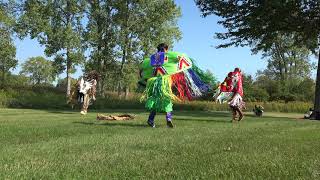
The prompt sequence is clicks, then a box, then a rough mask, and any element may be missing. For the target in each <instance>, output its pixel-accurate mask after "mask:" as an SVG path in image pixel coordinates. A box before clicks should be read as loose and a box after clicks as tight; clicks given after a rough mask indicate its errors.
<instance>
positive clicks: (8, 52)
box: [0, 2, 18, 87]
mask: <svg viewBox="0 0 320 180" xmlns="http://www.w3.org/2000/svg"><path fill="white" fill-rule="evenodd" d="M11 5H12V4H11V3H10V2H7V3H4V2H1V3H0V71H1V75H0V76H1V84H0V86H1V87H3V86H4V85H5V83H6V74H7V73H8V72H9V70H10V69H12V68H15V67H16V66H17V64H18V61H17V59H16V48H15V46H14V43H13V40H12V34H13V30H12V28H13V26H14V23H15V20H14V15H13V13H12V6H11Z"/></svg>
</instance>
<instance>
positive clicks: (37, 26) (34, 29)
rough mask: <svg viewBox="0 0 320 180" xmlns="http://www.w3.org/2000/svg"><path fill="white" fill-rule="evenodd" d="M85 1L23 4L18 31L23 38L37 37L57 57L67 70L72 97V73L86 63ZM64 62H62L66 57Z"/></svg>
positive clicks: (51, 54) (28, 2)
mask: <svg viewBox="0 0 320 180" xmlns="http://www.w3.org/2000/svg"><path fill="white" fill-rule="evenodd" d="M85 5H86V1H83V0H82V1H76V0H68V1H41V2H40V1H35V0H27V1H24V2H23V4H22V7H23V11H22V12H21V15H20V18H19V22H18V25H17V29H18V32H19V34H20V35H21V36H22V37H24V36H26V35H30V36H31V38H37V39H38V41H39V42H40V44H42V45H45V47H46V49H45V52H46V54H47V55H48V56H53V55H55V56H59V57H58V58H56V60H57V61H55V62H56V65H58V64H57V63H60V67H59V68H57V69H56V70H57V71H56V72H61V71H62V70H63V67H66V71H67V78H68V79H69V80H68V86H67V95H68V94H70V85H71V84H70V83H71V80H70V74H71V73H72V69H74V67H75V66H76V65H77V64H81V63H82V62H83V61H84V57H83V50H82V46H81V38H82V36H81V35H82V32H83V28H82V24H81V20H82V18H83V15H84V11H85ZM62 57H63V58H64V59H63V58H62Z"/></svg>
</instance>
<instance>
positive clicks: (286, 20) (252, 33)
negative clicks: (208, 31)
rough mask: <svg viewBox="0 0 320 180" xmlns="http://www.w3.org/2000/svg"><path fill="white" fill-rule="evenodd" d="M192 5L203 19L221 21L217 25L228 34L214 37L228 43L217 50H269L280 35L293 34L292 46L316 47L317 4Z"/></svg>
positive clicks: (203, 0)
mask: <svg viewBox="0 0 320 180" xmlns="http://www.w3.org/2000/svg"><path fill="white" fill-rule="evenodd" d="M196 4H197V5H198V7H199V8H200V10H201V11H202V13H203V15H204V16H208V15H210V14H215V15H217V16H219V17H221V18H222V19H221V20H220V21H219V22H218V23H219V24H221V25H223V27H225V28H226V29H227V31H228V32H226V33H217V34H216V35H217V38H219V39H223V40H227V39H229V40H230V42H228V43H226V44H222V45H220V46H219V47H228V46H231V45H235V46H246V45H250V46H253V49H254V50H269V49H270V48H271V46H272V45H273V44H274V42H276V41H277V38H278V36H279V35H282V34H288V35H292V34H294V37H295V44H296V45H304V46H307V47H308V49H310V50H315V49H316V48H317V47H318V42H317V40H318V37H319V34H320V29H319V24H320V19H319V17H318V12H319V9H320V3H319V1H302V0H291V1H278V0H268V1H238V0H227V1H220V0H196ZM280 17H281V18H280Z"/></svg>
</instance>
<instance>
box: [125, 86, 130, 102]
mask: <svg viewBox="0 0 320 180" xmlns="http://www.w3.org/2000/svg"><path fill="white" fill-rule="evenodd" d="M129 92H130V91H129V87H128V86H126V92H125V96H124V98H125V99H128V96H129Z"/></svg>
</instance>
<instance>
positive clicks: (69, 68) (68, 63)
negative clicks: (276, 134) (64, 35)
mask: <svg viewBox="0 0 320 180" xmlns="http://www.w3.org/2000/svg"><path fill="white" fill-rule="evenodd" d="M69 53H70V50H69V48H67V97H69V95H70V91H71V77H70V75H71V60H70V57H69V55H70V54H69Z"/></svg>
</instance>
